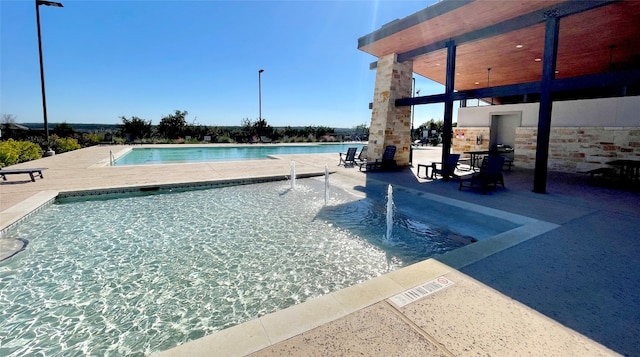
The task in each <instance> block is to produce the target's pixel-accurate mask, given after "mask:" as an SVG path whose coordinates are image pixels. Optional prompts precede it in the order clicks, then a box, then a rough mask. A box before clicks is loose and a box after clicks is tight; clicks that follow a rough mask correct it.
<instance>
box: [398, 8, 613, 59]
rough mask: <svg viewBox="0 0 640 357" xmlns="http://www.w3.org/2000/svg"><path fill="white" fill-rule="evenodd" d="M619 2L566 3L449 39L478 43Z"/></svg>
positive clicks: (409, 55) (428, 48)
mask: <svg viewBox="0 0 640 357" xmlns="http://www.w3.org/2000/svg"><path fill="white" fill-rule="evenodd" d="M619 1H621V0H590V1H567V2H564V3H562V4H559V5H553V6H549V7H546V8H543V9H540V10H536V11H533V12H530V13H528V14H525V15H522V16H518V17H515V18H513V19H509V20H506V21H503V22H500V23H497V24H495V25H491V26H487V27H484V28H481V29H477V30H475V31H471V32H467V33H464V34H462V35H459V36H455V37H453V38H451V39H450V40H451V41H454V42H455V43H456V45H458V46H459V45H462V44H465V43H467V42H472V41H478V40H481V39H485V38H490V37H494V36H497V35H500V34H504V33H508V32H512V31H516V30H521V29H524V28H527V27H531V26H534V25H537V24H540V23H543V22H545V16H547V15H548V14H553V16H554V17H556V18H562V17H566V16H570V15H573V14H577V13H580V12H584V11H588V10H591V9H595V8H598V7H601V6H605V5H609V4H611V3H615V2H619ZM448 41H449V40H447V41H438V42H434V43H430V44H427V45H425V46H421V47H418V48H416V49H413V50H410V51H406V52H403V53H399V54H398V57H397V58H398V62H404V61H408V60H413V59H414V58H416V57H419V56H423V55H426V54H429V53H431V52H434V51H438V50H441V49H444V48H446V47H447V42H448Z"/></svg>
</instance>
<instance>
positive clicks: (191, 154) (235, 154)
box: [114, 144, 364, 166]
mask: <svg viewBox="0 0 640 357" xmlns="http://www.w3.org/2000/svg"><path fill="white" fill-rule="evenodd" d="M363 146H364V145H363V144H314V145H275V144H274V145H243V146H224V147H220V146H217V147H216V146H214V147H183V148H134V149H132V150H131V151H130V152H129V153H127V154H126V155H124V156H122V157H120V158H118V159H116V161H115V164H114V165H115V166H122V165H148V164H170V163H185V162H208V161H234V160H256V159H267V158H269V156H271V155H290V154H321V153H340V152H346V151H347V148H350V147H357V148H358V152H360V150H361V149H362V147H363ZM336 160H337V159H336Z"/></svg>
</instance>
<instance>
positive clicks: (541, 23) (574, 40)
mask: <svg viewBox="0 0 640 357" xmlns="http://www.w3.org/2000/svg"><path fill="white" fill-rule="evenodd" d="M639 36H640V2H638V1H629V0H627V1H615V0H594V1H575V0H569V1H567V0H545V1H517V2H516V1H500V2H497V1H491V0H455V1H454V0H444V1H440V2H438V3H436V4H434V5H432V6H430V7H428V8H426V9H424V10H422V11H419V12H417V13H415V14H413V15H410V16H407V17H405V18H403V19H398V20H395V21H392V22H390V23H388V24H386V25H384V26H383V27H382V28H380V29H379V30H377V31H374V32H372V33H370V34H368V35H366V36H363V37H361V38H359V39H358V49H360V50H361V51H364V52H366V53H369V54H371V55H373V56H375V57H377V58H378V60H377V61H376V62H374V63H372V64H371V68H372V69H376V70H377V73H376V84H375V90H374V97H373V102H372V118H371V132H370V137H369V148H370V151H369V153H370V154H369V155H370V156H372V157H370V159H375V158H378V157H377V156H376V155H378V156H379V155H380V153H381V152H382V151H383V150H384V147H385V146H386V145H396V146H398V148H399V150H398V154H397V159H398V162H399V164H401V165H403V164H404V165H408V164H409V153H410V145H411V138H410V114H411V107H412V106H414V105H421V104H433V103H444V114H443V119H444V130H443V131H444V132H443V135H442V136H443V155H446V154H447V153H449V152H450V151H451V145H452V123H453V105H454V102H459V103H460V105H461V106H462V107H464V106H466V102H467V101H468V100H469V99H479V100H483V101H484V102H486V103H490V104H491V105H501V104H513V103H539V107H538V123H537V131H536V138H535V140H536V142H535V171H534V180H533V181H534V182H533V191H534V192H537V193H545V192H546V186H547V175H548V159H549V141H550V132H551V123H552V109H553V103H554V102H557V101H561V100H575V99H593V98H607V97H626V96H638V95H640V42H639V40H638V38H639ZM414 74H419V75H421V76H424V77H426V78H428V79H431V80H433V81H435V82H437V83H440V84H442V85H444V87H445V91H444V93H434V94H430V95H425V96H420V97H413V96H412V78H413V75H414ZM633 103H638V101H635V102H633ZM634 105H635V104H634ZM638 110H640V108H635V109H632V110H631V111H635V112H637V111H638ZM633 126H635V127H638V124H637V121H636V123H635V125H633ZM530 144H531V145H534V143H530ZM632 146H633V145H632Z"/></svg>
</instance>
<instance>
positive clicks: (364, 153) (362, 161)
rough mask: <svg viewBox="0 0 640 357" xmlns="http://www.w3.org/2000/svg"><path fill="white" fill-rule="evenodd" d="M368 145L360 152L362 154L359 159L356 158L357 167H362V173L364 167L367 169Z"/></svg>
mask: <svg viewBox="0 0 640 357" xmlns="http://www.w3.org/2000/svg"><path fill="white" fill-rule="evenodd" d="M367 155H368V154H367V145H365V146H363V147H362V150H360V154H358V157H356V158H355V160H354V162H355V164H356V165H358V167H360V171H362V167H363V166H364V167H365V168H366V165H367Z"/></svg>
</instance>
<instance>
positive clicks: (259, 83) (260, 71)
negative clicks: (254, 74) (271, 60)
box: [258, 69, 264, 121]
mask: <svg viewBox="0 0 640 357" xmlns="http://www.w3.org/2000/svg"><path fill="white" fill-rule="evenodd" d="M262 72H264V69H261V70H259V71H258V120H259V121H262V80H261V75H262Z"/></svg>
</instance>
